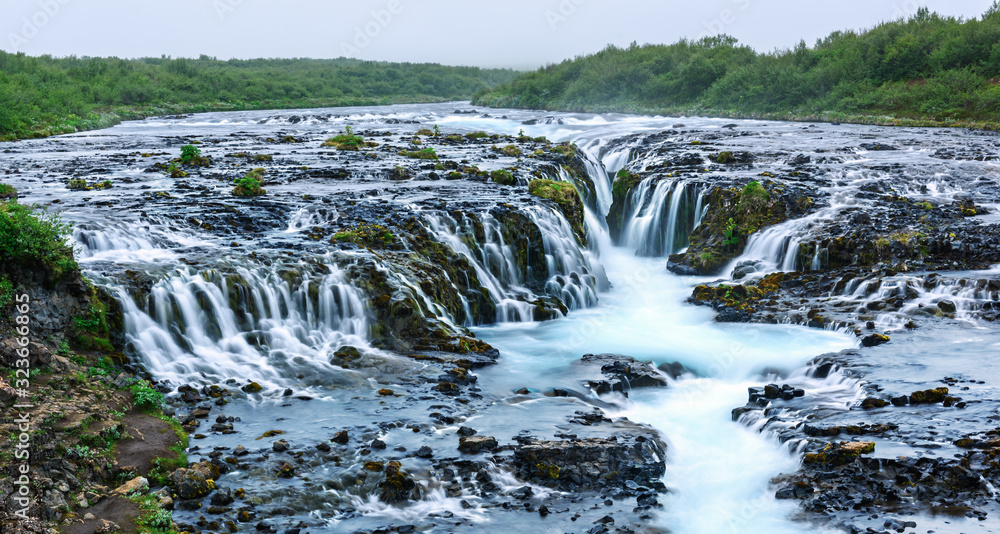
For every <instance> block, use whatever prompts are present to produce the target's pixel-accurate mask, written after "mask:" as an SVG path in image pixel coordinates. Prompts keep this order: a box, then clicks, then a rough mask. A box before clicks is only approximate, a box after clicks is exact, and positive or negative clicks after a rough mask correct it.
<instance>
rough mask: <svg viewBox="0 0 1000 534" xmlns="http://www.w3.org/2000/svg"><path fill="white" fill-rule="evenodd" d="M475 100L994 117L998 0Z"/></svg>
mask: <svg viewBox="0 0 1000 534" xmlns="http://www.w3.org/2000/svg"><path fill="white" fill-rule="evenodd" d="M473 102H474V103H476V104H478V105H486V106H495V107H515V108H527V109H545V110H557V109H558V110H566V111H589V112H603V111H620V112H639V113H660V112H665V113H671V112H679V113H684V114H705V115H712V114H719V115H725V116H745V117H754V116H759V117H768V116H787V117H789V118H793V117H794V116H796V115H799V116H808V117H816V116H825V117H828V118H829V117H834V118H835V117H838V116H842V117H845V118H850V117H851V116H872V115H884V116H887V117H888V118H890V119H891V118H902V119H922V120H931V121H996V120H997V118H998V117H1000V1H997V2H994V4H993V6H992V7H991V8H990V9H989V10H988V11H987V12H986V13H985V14H984V15H983V16H981V17H979V18H972V19H968V20H966V19H962V18H953V17H944V16H941V15H939V14H937V13H932V12H930V11H929V10H927V9H926V8H921V9H920V10H919V11H917V13H916V14H914V15H912V16H910V17H905V18H902V19H899V20H895V21H890V22H885V23H882V24H879V25H878V26H876V27H874V28H871V29H869V30H866V31H837V32H834V33H832V34H830V35H829V36H827V37H826V38H824V39H820V40H818V41H817V42H816V43H815V45H813V46H811V47H810V46H807V45H806V43H805V42H804V41H800V42H799V43H798V45H796V46H794V47H793V48H790V49H786V50H780V51H775V52H771V53H758V52H756V51H754V50H753V49H752V48H750V47H748V46H745V45H741V44H740V43H739V42H738V41H737V40H736V39H734V38H732V37H730V36H726V35H720V36H715V37H707V38H704V39H701V40H698V41H689V40H681V41H679V42H677V43H674V44H671V45H645V46H638V45H637V44H635V43H633V44H632V45H631V46H630V47H627V48H619V47H615V46H608V47H607V48H606V49H604V50H602V51H601V52H598V53H596V54H593V55H589V56H581V57H577V58H575V59H571V60H566V61H563V62H562V63H559V64H557V65H550V66H547V67H543V68H541V69H539V70H537V71H535V72H530V73H525V74H522V75H520V76H517V77H516V78H515V79H514V80H512V81H510V82H509V83H505V84H502V85H500V86H498V87H495V88H492V89H486V90H483V91H482V92H480V93H479V94H478V95H476V97H475V99H474V101H473Z"/></svg>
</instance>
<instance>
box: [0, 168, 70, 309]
mask: <svg viewBox="0 0 1000 534" xmlns="http://www.w3.org/2000/svg"><path fill="white" fill-rule="evenodd" d="M0 185H2V184H0ZM69 231H70V229H69V226H68V225H66V224H64V223H63V222H62V219H60V218H59V216H58V215H56V214H51V213H46V212H43V211H40V210H35V209H34V208H32V207H30V206H24V205H22V204H18V203H17V200H6V201H0V309H3V308H5V307H6V306H8V305H9V304H11V302H13V300H14V284H13V283H12V282H11V277H12V276H13V275H14V274H15V271H16V270H17V269H20V268H24V267H38V268H42V269H45V270H46V272H48V273H50V274H51V278H50V281H53V282H54V281H57V280H59V279H61V278H62V277H63V276H64V275H66V274H67V273H69V272H71V271H73V270H75V269H76V262H75V261H74V260H73V250H72V249H71V248H70V247H69V245H67V244H66V240H67V239H69Z"/></svg>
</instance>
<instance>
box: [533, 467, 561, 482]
mask: <svg viewBox="0 0 1000 534" xmlns="http://www.w3.org/2000/svg"><path fill="white" fill-rule="evenodd" d="M535 469H538V472H539V473H540V474H541V475H542V476H545V477H548V478H551V479H552V480H558V479H559V471H561V469H560V468H559V466H558V465H553V464H545V463H538V464H535Z"/></svg>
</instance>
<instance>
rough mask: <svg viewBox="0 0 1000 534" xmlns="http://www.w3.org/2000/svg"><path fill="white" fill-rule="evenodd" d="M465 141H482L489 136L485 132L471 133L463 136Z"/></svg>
mask: <svg viewBox="0 0 1000 534" xmlns="http://www.w3.org/2000/svg"><path fill="white" fill-rule="evenodd" d="M465 137H466V139H483V138H485V137H490V134H488V133H486V132H481V131H480V132H472V133H467V134H465Z"/></svg>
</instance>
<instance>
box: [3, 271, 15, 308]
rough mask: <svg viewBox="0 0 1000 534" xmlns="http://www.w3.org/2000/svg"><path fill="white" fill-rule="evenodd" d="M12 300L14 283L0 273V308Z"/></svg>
mask: <svg viewBox="0 0 1000 534" xmlns="http://www.w3.org/2000/svg"><path fill="white" fill-rule="evenodd" d="M11 302H14V284H11V283H10V280H8V279H7V277H6V276H4V275H2V274H0V309H3V308H6V307H7V305H8V304H10V303H11Z"/></svg>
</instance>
